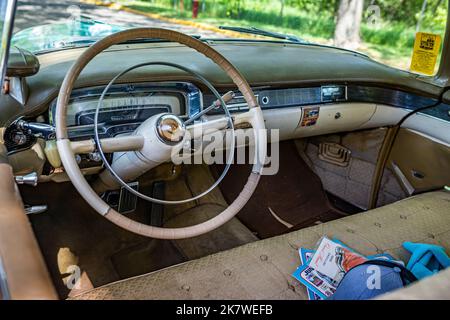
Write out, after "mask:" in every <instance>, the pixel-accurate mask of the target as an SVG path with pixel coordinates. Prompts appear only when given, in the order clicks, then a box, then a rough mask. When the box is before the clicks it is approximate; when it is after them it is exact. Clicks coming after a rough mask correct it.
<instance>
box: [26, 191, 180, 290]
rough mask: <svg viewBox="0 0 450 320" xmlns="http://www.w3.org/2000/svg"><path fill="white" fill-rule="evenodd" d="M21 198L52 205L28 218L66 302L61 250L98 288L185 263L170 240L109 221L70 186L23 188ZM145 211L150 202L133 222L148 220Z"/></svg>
mask: <svg viewBox="0 0 450 320" xmlns="http://www.w3.org/2000/svg"><path fill="white" fill-rule="evenodd" d="M21 194H22V198H23V200H24V203H26V204H29V205H39V204H43V199H45V203H46V204H48V206H49V209H48V211H47V212H46V213H43V214H39V215H32V216H30V221H31V224H32V226H33V229H34V232H35V234H36V237H37V239H38V242H39V245H40V247H41V250H42V252H43V255H44V258H45V261H46V262H47V266H48V268H49V271H50V274H51V276H52V279H53V281H54V284H55V286H56V289H57V291H58V293H59V294H60V296H61V297H63V298H64V297H66V296H67V294H68V292H69V289H68V288H67V287H66V286H65V285H64V283H63V281H62V278H63V276H62V275H61V273H64V272H65V270H61V251H62V250H67V251H70V252H72V253H73V254H74V255H75V256H76V257H77V260H78V261H77V266H78V267H79V268H80V269H81V272H86V273H87V275H88V276H89V278H90V280H91V281H92V283H93V285H94V287H97V286H101V285H104V284H107V283H110V282H113V281H117V280H120V279H123V278H127V277H130V276H135V275H139V274H144V273H148V272H151V271H155V270H159V269H162V268H165V267H167V266H170V265H173V264H177V263H180V262H183V261H186V260H187V259H185V257H184V256H183V255H182V254H181V253H180V252H179V251H178V250H177V249H176V248H175V247H174V245H173V244H172V243H171V242H170V241H159V240H154V239H148V238H145V237H141V236H138V235H135V234H133V233H130V232H128V231H125V230H123V229H121V228H119V227H117V226H115V225H114V224H112V223H111V222H109V221H107V220H106V219H104V218H103V217H101V216H100V215H99V214H97V213H96V212H94V211H93V209H92V208H91V207H90V206H89V205H88V204H87V203H86V202H85V201H84V199H82V198H81V196H80V195H79V194H78V192H77V191H76V190H75V188H74V187H73V186H72V184H71V183H62V184H55V183H45V184H40V185H39V187H38V188H31V187H22V188H21ZM146 208H147V204H146V203H144V202H143V201H138V206H137V210H136V212H134V213H132V214H130V218H133V219H136V220H138V221H144V220H146V217H145V212H146ZM58 260H59V261H58Z"/></svg>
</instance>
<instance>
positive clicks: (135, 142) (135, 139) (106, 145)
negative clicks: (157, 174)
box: [70, 135, 145, 154]
mask: <svg viewBox="0 0 450 320" xmlns="http://www.w3.org/2000/svg"><path fill="white" fill-rule="evenodd" d="M144 142H145V139H144V137H143V136H140V135H130V136H122V137H115V138H106V139H101V140H100V144H101V146H102V149H103V151H104V152H105V153H114V152H126V151H139V150H141V149H142V148H143V146H144ZM70 146H71V148H72V151H73V153H74V154H87V153H92V152H96V151H97V146H96V144H95V140H94V139H89V140H81V141H71V142H70Z"/></svg>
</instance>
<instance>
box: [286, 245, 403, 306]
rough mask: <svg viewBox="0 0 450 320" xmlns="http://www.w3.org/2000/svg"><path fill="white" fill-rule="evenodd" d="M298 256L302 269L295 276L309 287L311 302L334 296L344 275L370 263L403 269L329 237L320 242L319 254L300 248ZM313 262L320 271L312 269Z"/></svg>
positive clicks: (387, 256)
mask: <svg viewBox="0 0 450 320" xmlns="http://www.w3.org/2000/svg"><path fill="white" fill-rule="evenodd" d="M319 250H321V251H319ZM299 256H300V266H299V267H298V268H297V270H296V271H295V272H294V273H293V274H292V276H293V277H295V278H296V279H297V280H299V281H300V282H301V283H302V284H303V285H305V286H306V288H307V292H308V298H309V299H310V300H323V299H326V298H328V297H330V296H331V295H333V293H334V292H335V291H336V288H337V286H338V285H339V283H340V281H341V280H342V278H343V276H344V275H345V273H346V272H347V271H348V270H350V269H351V268H353V267H354V266H357V265H359V264H361V263H363V262H365V261H367V260H372V259H384V260H390V261H393V262H396V263H400V264H402V265H404V263H403V261H397V260H394V258H393V257H392V256H391V255H389V254H376V255H371V256H368V257H364V256H362V255H361V254H359V253H357V252H355V251H353V250H352V249H350V248H349V247H347V246H346V245H345V244H343V243H342V242H340V241H339V240H337V239H333V240H330V239H328V238H326V237H324V238H322V240H321V241H320V244H319V247H318V250H317V251H314V250H310V249H305V248H300V249H299ZM314 258H315V259H316V260H315V264H314V266H316V268H317V269H316V268H314V267H313V266H312V263H313V259H314ZM325 273H327V274H325ZM330 275H331V276H330Z"/></svg>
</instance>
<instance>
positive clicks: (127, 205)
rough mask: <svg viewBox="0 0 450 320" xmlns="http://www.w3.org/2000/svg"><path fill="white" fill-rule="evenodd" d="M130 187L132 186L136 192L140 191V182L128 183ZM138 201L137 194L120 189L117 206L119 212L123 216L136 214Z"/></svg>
mask: <svg viewBox="0 0 450 320" xmlns="http://www.w3.org/2000/svg"><path fill="white" fill-rule="evenodd" d="M128 186H130V187H131V188H133V189H134V190H136V191H138V190H139V182H137V181H136V182H131V183H128ZM137 199H138V197H137V196H136V195H135V194H133V193H131V192H130V191H128V190H127V189H126V188H124V187H122V188H121V189H120V196H119V204H118V206H117V207H118V208H117V211H118V212H119V213H122V214H127V213H131V212H134V211H135V210H136V205H137Z"/></svg>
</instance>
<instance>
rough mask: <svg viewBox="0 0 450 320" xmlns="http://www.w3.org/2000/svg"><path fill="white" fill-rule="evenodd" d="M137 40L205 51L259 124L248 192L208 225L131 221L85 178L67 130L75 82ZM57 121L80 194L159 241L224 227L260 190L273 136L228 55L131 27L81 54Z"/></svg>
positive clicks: (63, 88)
mask: <svg viewBox="0 0 450 320" xmlns="http://www.w3.org/2000/svg"><path fill="white" fill-rule="evenodd" d="M136 38H158V39H165V40H168V41H173V42H177V43H180V44H183V45H185V46H187V47H189V48H192V49H194V50H196V51H198V52H199V53H202V54H203V55H204V56H206V57H207V58H209V59H211V60H212V61H213V62H214V63H215V64H217V65H218V66H219V67H220V68H222V70H224V72H225V73H226V74H228V76H229V77H230V78H231V79H232V80H233V82H234V83H235V84H236V86H237V87H238V89H239V90H240V92H241V93H242V94H243V96H244V99H245V100H246V102H247V104H248V106H249V109H250V111H249V112H248V114H249V115H250V117H249V118H248V122H249V123H250V124H251V125H252V127H253V130H254V138H255V162H254V165H253V170H252V173H251V174H250V176H249V178H248V181H247V183H246V184H245V186H244V188H243V190H242V191H241V193H240V194H239V195H238V197H237V198H236V199H235V200H234V202H233V203H231V204H230V205H229V207H228V208H227V209H225V210H224V211H223V212H221V213H220V214H218V215H217V216H215V217H214V218H211V219H210V220H207V221H205V222H203V223H200V224H197V225H194V226H189V227H183V228H162V227H154V226H149V225H145V224H142V223H139V222H136V221H134V220H131V219H129V218H127V217H125V216H123V215H121V214H120V213H118V212H117V211H115V210H114V209H112V208H110V207H109V205H108V204H106V203H105V202H104V201H103V199H101V198H100V197H99V195H97V193H96V192H95V191H94V190H93V189H92V188H91V186H90V185H89V184H88V182H87V181H86V179H85V178H84V176H83V173H82V172H81V170H80V168H79V167H78V164H77V162H76V160H75V155H74V152H73V150H72V147H71V142H70V140H69V137H68V133H67V121H66V117H67V107H68V104H69V100H70V95H71V92H72V89H73V87H74V84H75V81H76V80H77V79H78V76H79V75H80V73H81V72H82V70H83V69H84V68H85V67H86V65H87V64H88V63H89V62H90V61H91V60H92V59H93V58H95V57H96V56H97V55H98V54H100V53H101V52H103V51H104V50H105V49H107V48H109V47H111V46H112V45H115V44H118V43H122V42H125V41H128V40H133V39H136ZM55 124H56V139H57V147H58V151H59V154H60V157H61V161H62V163H63V165H64V168H65V171H66V173H67V175H68V176H69V178H70V180H71V181H72V183H73V185H74V186H75V188H76V189H77V190H78V192H79V193H80V195H81V196H82V197H83V198H84V199H85V200H86V201H87V202H88V203H89V204H90V205H91V207H92V208H93V209H94V210H95V211H97V212H98V213H99V214H101V215H103V216H104V217H105V218H106V219H108V220H110V221H111V222H113V223H115V224H116V225H117V226H119V227H121V228H124V229H126V230H128V231H130V232H133V233H136V234H139V235H142V236H146V237H151V238H157V239H169V240H174V239H186V238H190V237H195V236H199V235H202V234H205V233H207V232H210V231H212V230H214V229H216V228H218V227H220V226H222V225H223V224H225V223H226V222H228V221H229V220H230V219H232V218H233V217H234V216H235V215H236V214H237V213H238V212H239V211H240V210H241V209H242V207H243V206H244V205H245V204H246V203H247V202H248V200H249V199H250V197H251V196H252V194H253V192H254V191H255V189H256V186H257V184H258V182H259V179H260V175H261V173H262V169H263V165H264V161H265V156H266V148H267V136H266V134H265V130H264V129H265V124H264V118H263V114H262V111H261V108H260V107H259V105H258V102H257V99H256V97H255V95H254V94H253V91H252V89H251V88H250V86H249V84H248V83H247V81H246V80H245V78H244V77H243V76H242V75H241V74H240V73H239V71H238V70H237V69H236V68H235V67H234V66H233V65H232V64H231V63H230V62H229V61H228V60H227V59H226V58H225V57H223V56H222V55H221V54H220V53H218V52H217V51H216V50H214V49H213V48H212V47H210V46H208V45H207V44H205V43H203V42H201V41H199V40H197V39H195V38H192V37H190V36H188V35H185V34H183V33H179V32H177V31H173V30H166V29H155V28H138V29H129V30H125V31H121V32H119V33H115V34H112V35H110V36H108V37H105V38H104V39H102V40H100V41H98V42H96V43H95V44H94V45H92V46H91V47H89V48H88V49H86V51H84V52H83V54H82V55H80V57H79V58H78V59H77V60H76V61H75V63H74V64H73V65H72V67H71V68H70V69H69V71H68V73H67V74H66V77H65V78H64V81H63V84H62V86H61V89H60V92H59V95H58V100H57V106H56V116H55Z"/></svg>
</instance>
